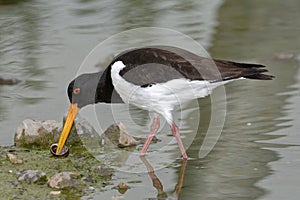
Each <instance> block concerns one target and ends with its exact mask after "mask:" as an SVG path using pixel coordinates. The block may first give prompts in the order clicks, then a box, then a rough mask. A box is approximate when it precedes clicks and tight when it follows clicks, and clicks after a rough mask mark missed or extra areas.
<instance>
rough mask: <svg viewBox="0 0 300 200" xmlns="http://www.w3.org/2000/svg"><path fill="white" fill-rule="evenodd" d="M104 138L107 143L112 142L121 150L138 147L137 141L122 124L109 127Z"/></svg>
mask: <svg viewBox="0 0 300 200" xmlns="http://www.w3.org/2000/svg"><path fill="white" fill-rule="evenodd" d="M103 137H104V139H105V141H110V142H111V143H112V144H114V145H116V146H118V147H120V148H123V147H130V146H136V145H137V141H136V140H135V139H134V138H133V137H132V136H131V135H130V134H129V133H128V132H127V131H126V128H125V126H124V125H123V124H122V123H116V124H113V125H111V126H110V127H108V128H107V129H106V130H105V131H104V133H103Z"/></svg>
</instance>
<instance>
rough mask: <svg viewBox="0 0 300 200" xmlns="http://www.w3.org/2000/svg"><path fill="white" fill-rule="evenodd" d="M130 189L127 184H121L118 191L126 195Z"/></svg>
mask: <svg viewBox="0 0 300 200" xmlns="http://www.w3.org/2000/svg"><path fill="white" fill-rule="evenodd" d="M129 188H130V187H129V186H128V185H126V183H124V182H121V183H119V184H118V191H119V192H120V193H121V194H124V193H125V192H126V191H127V190H128V189H129Z"/></svg>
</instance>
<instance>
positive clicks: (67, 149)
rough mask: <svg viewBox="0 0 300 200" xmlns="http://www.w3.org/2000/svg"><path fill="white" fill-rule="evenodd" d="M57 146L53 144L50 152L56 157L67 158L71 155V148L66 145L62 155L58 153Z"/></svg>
mask: <svg viewBox="0 0 300 200" xmlns="http://www.w3.org/2000/svg"><path fill="white" fill-rule="evenodd" d="M56 149H57V144H52V145H51V146H50V152H51V154H52V155H53V156H55V157H67V156H68V155H69V148H68V147H67V146H66V145H65V146H64V147H63V149H62V150H61V152H60V154H57V153H56Z"/></svg>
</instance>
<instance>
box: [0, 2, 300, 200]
mask: <svg viewBox="0 0 300 200" xmlns="http://www.w3.org/2000/svg"><path fill="white" fill-rule="evenodd" d="M208 2H209V1H188V2H184V3H182V2H181V1H168V2H159V3H158V2H156V3H154V2H153V1H149V2H144V3H140V2H138V1H126V2H125V1H123V2H120V3H118V4H115V3H113V2H111V1H101V3H99V2H97V1H75V2H73V1H72V2H64V3H63V2H60V1H49V2H43V1H25V2H20V3H18V2H17V3H12V4H7V3H1V1H0V33H1V34H0V71H1V76H5V77H13V78H17V79H20V80H21V83H20V84H17V85H14V86H0V127H1V134H0V141H1V143H0V144H1V145H10V144H12V141H13V135H14V130H15V129H16V127H17V125H18V124H19V123H20V122H21V121H22V120H23V119H25V118H33V119H38V120H43V119H44V120H46V119H55V120H58V121H59V120H61V118H62V115H63V113H64V112H66V111H67V107H68V101H67V97H66V94H65V93H66V92H65V88H66V86H67V84H68V82H69V80H71V79H72V78H73V77H74V76H75V75H76V73H77V70H78V68H79V66H80V64H81V62H82V61H83V59H84V58H85V56H86V55H87V54H88V52H89V51H90V50H91V49H92V48H93V47H94V46H95V45H96V44H97V43H99V42H101V41H103V40H105V39H106V38H107V37H109V36H110V35H112V34H116V33H118V32H121V31H124V30H128V29H130V28H137V27H143V26H160V27H167V28H171V29H174V30H177V31H180V32H183V33H184V34H187V35H189V36H190V37H192V38H193V39H195V40H196V41H198V42H200V43H201V44H203V45H204V47H206V48H208V51H209V53H210V54H211V56H212V57H217V58H223V59H230V60H237V61H249V62H257V63H262V64H264V65H266V66H267V67H268V69H269V70H270V73H271V74H273V75H275V76H276V79H275V80H273V81H251V80H240V81H236V82H233V83H230V84H228V85H227V86H226V87H225V89H226V97H227V98H226V99H227V100H226V104H227V107H226V108H227V109H226V118H225V124H224V127H223V130H222V134H221V137H220V138H219V140H218V142H217V144H216V145H215V146H214V148H213V150H212V151H211V152H210V153H209V154H208V156H206V157H204V158H201V159H199V158H198V155H199V149H200V148H201V144H202V142H203V139H204V137H205V133H206V132H207V129H208V124H209V121H210V117H211V114H212V113H211V110H212V107H211V106H212V104H211V99H210V97H207V98H204V99H200V100H199V101H198V102H194V103H199V105H200V107H201V111H200V119H201V120H200V123H199V129H198V131H197V132H193V130H195V129H197V127H198V124H196V126H195V123H194V121H192V120H187V119H193V117H194V118H195V116H197V115H198V114H199V112H198V110H197V109H195V110H194V109H191V107H193V106H192V105H193V104H190V105H187V106H186V108H185V110H187V113H188V114H187V115H186V117H185V119H182V126H181V128H182V129H183V130H182V132H183V135H184V137H183V138H184V139H183V140H184V142H185V143H191V145H190V146H189V148H188V151H187V153H188V155H189V156H190V157H192V158H194V159H192V160H189V161H188V162H187V165H186V169H185V173H184V176H183V177H181V178H182V180H183V188H182V189H181V191H180V193H179V197H180V199H297V197H298V195H299V194H300V193H299V190H297V186H299V184H300V182H299V180H300V177H299V169H300V160H299V153H298V152H299V146H298V145H299V141H300V136H299V134H298V132H299V131H298V130H299V123H297V122H298V121H299V119H300V112H299V110H300V109H299V107H300V98H299V96H300V95H299V94H300V72H299V65H300V64H299V63H300V61H299V54H300V41H299V37H298V36H299V34H300V29H299V27H300V24H299V23H300V21H299V17H300V14H299V12H298V8H299V6H300V4H299V1H297V0H289V1H285V2H284V3H283V2H281V1H279V0H278V1H277V0H276V1H274V0H272V1H271V0H268V1H264V2H261V1H258V0H255V1H247V2H243V1H238V0H227V1H224V2H223V1H214V2H215V3H214V4H211V3H210V4H207V3H208ZM108 8H109V9H108ZM278 54H279V55H281V57H282V55H283V54H287V56H286V57H290V58H286V59H279V58H278ZM289 54H292V55H295V56H289ZM297 55H298V57H297ZM97 69H98V68H95V69H94V70H97ZM215 93H216V94H218V91H216V92H215ZM97 109H100V110H99V111H97V113H98V112H102V113H107V115H101V116H99V118H100V119H103V121H104V120H106V121H105V122H104V124H103V125H102V126H104V127H107V126H108V125H109V124H111V123H112V120H110V117H111V115H109V114H108V113H109V111H107V110H110V109H111V107H110V106H107V105H104V106H97ZM114 109H117V110H118V111H120V112H121V113H120V115H119V116H118V120H120V121H122V122H123V123H124V124H125V125H126V127H128V129H129V131H130V132H131V133H135V134H136V135H139V134H140V135H145V134H146V133H147V126H148V114H147V113H145V112H143V111H140V110H138V109H135V108H128V107H126V106H124V107H122V106H121V108H118V107H117V108H114ZM128 110H130V111H128ZM128 112H130V115H131V117H132V118H131V119H133V121H132V120H128V118H126V116H128ZM178 118H179V119H180V117H178ZM126 119H127V120H126ZM134 124H138V126H133V125H134ZM168 134H169V129H168V127H167V126H163V128H162V130H161V134H160V135H159V136H158V137H159V138H160V139H162V141H163V142H167V143H171V145H170V148H168V149H166V150H165V151H160V152H159V153H158V154H159V156H160V157H159V159H157V157H156V158H155V157H153V156H151V155H155V154H150V155H149V156H148V157H146V158H147V159H148V161H149V163H150V164H151V165H152V166H153V167H154V169H156V171H155V174H156V176H157V177H158V178H159V180H160V182H161V184H162V185H163V191H164V192H165V193H163V192H161V188H159V192H158V189H157V188H155V187H153V184H152V182H151V178H150V177H151V176H150V177H149V175H148V173H147V171H146V166H145V165H144V164H143V162H142V161H141V160H140V159H139V158H138V157H137V155H136V153H137V152H138V151H137V150H135V151H134V152H135V153H134V154H132V155H130V157H129V160H127V161H126V159H124V160H125V161H124V163H125V164H124V163H122V164H120V165H118V164H116V163H117V162H116V160H114V159H112V160H111V161H109V160H108V163H109V164H111V165H115V168H116V172H115V174H114V177H113V180H112V185H108V186H106V187H105V188H102V189H101V188H99V189H98V190H97V192H95V193H92V194H91V195H90V196H86V197H83V199H89V198H95V199H96V198H97V199H112V197H113V198H115V199H117V198H121V199H122V198H123V199H133V198H134V199H150V198H152V199H153V198H159V197H158V196H157V195H158V194H160V195H162V196H164V197H166V196H168V197H169V199H172V198H176V193H175V194H174V193H173V190H174V188H175V185H176V183H177V181H178V179H180V169H182V166H183V168H184V164H182V163H181V160H176V158H178V157H179V154H178V153H179V152H178V150H177V148H176V147H177V146H176V143H175V142H174V141H172V137H170V136H168ZM189 135H193V136H192V137H188V136H189ZM194 137H195V138H194ZM190 138H192V140H191V139H190ZM162 144H164V143H157V144H154V145H152V148H151V149H150V151H151V150H152V151H153V152H154V153H155V148H159V149H160V145H162ZM98 153H99V152H98ZM98 156H99V155H98ZM99 159H101V154H100V157H99ZM102 159H103V158H102ZM161 159H163V160H161ZM119 161H120V160H119ZM110 162H111V163H110ZM133 163H135V165H133ZM130 164H132V165H133V167H135V168H133V169H132V168H130V167H132V165H130ZM133 170H143V173H132V171H133ZM124 171H127V172H124ZM128 171H129V172H128ZM120 182H125V183H127V184H128V185H129V186H130V187H131V188H130V189H129V190H128V191H127V192H126V193H125V194H121V193H119V192H118V190H116V189H114V186H116V185H117V184H118V183H120ZM128 182H129V183H128ZM177 189H178V188H177Z"/></svg>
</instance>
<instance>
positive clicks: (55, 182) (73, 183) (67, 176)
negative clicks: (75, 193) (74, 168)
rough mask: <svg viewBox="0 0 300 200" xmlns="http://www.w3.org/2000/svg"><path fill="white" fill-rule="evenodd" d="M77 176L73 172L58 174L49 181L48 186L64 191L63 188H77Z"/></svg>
mask: <svg viewBox="0 0 300 200" xmlns="http://www.w3.org/2000/svg"><path fill="white" fill-rule="evenodd" d="M77 177H78V174H76V173H74V172H60V173H57V174H54V175H53V176H52V177H51V178H50V179H49V180H48V185H49V186H50V187H51V188H56V189H64V188H77V185H78V182H77V180H76V179H77Z"/></svg>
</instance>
